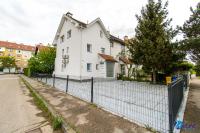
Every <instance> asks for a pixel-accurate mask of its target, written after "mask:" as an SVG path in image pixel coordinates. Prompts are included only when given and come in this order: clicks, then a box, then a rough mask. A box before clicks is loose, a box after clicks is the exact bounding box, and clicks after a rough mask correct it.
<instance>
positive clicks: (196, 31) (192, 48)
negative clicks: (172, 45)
mask: <svg viewBox="0 0 200 133" xmlns="http://www.w3.org/2000/svg"><path fill="white" fill-rule="evenodd" d="M190 10H191V12H192V15H191V16H190V17H189V20H187V21H186V22H185V23H184V24H183V26H182V27H181V28H180V30H181V31H182V32H183V34H184V41H183V43H184V48H185V49H186V50H187V52H188V53H189V54H190V55H191V59H192V60H193V61H194V62H198V61H200V2H199V3H198V4H197V7H196V9H193V8H190Z"/></svg>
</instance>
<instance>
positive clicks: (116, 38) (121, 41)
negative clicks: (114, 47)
mask: <svg viewBox="0 0 200 133" xmlns="http://www.w3.org/2000/svg"><path fill="white" fill-rule="evenodd" d="M110 41H114V42H118V43H120V44H122V45H125V42H124V41H123V40H122V39H120V38H118V37H115V36H113V35H111V34H110Z"/></svg>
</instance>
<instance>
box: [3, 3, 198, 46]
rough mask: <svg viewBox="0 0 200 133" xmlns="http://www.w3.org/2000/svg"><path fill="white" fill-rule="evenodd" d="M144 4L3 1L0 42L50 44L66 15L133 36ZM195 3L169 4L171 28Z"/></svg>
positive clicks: (181, 22)
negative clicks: (101, 22)
mask: <svg viewBox="0 0 200 133" xmlns="http://www.w3.org/2000/svg"><path fill="white" fill-rule="evenodd" d="M146 3H147V0H3V1H1V2H0V40H4V41H6V40H8V41H12V42H17V43H26V44H31V45H35V44H38V43H52V41H53V38H54V35H55V33H56V30H57V28H58V25H59V22H60V19H61V17H62V15H63V14H64V13H66V12H68V11H70V12H72V13H73V16H74V17H75V18H77V19H79V20H81V21H83V22H87V21H88V22H91V21H92V20H94V19H95V18H97V17H100V18H101V19H102V21H103V23H104V25H105V27H106V28H107V29H109V30H110V32H111V33H112V34H114V35H115V36H119V37H120V38H123V36H124V35H128V36H130V37H133V36H134V29H135V27H136V25H137V20H136V18H135V14H139V13H140V10H141V8H142V6H144V5H145V4H146ZM197 3H198V0H169V6H168V10H169V17H170V18H172V19H173V21H172V25H173V26H174V27H176V25H182V24H183V23H184V21H185V20H187V19H188V18H189V16H190V14H191V12H190V9H189V8H190V7H191V6H192V7H195V6H196V5H197Z"/></svg>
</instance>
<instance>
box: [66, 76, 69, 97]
mask: <svg viewBox="0 0 200 133" xmlns="http://www.w3.org/2000/svg"><path fill="white" fill-rule="evenodd" d="M68 83H69V75H67V81H66V93H67V92H68Z"/></svg>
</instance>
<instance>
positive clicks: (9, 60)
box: [0, 56, 16, 73]
mask: <svg viewBox="0 0 200 133" xmlns="http://www.w3.org/2000/svg"><path fill="white" fill-rule="evenodd" d="M0 62H1V66H2V67H3V68H8V69H9V73H10V68H13V67H16V64H15V58H13V57H9V56H5V57H1V58H0Z"/></svg>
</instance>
